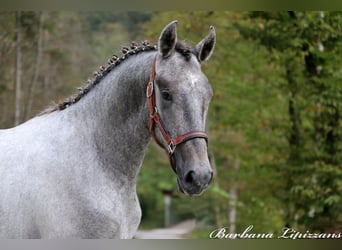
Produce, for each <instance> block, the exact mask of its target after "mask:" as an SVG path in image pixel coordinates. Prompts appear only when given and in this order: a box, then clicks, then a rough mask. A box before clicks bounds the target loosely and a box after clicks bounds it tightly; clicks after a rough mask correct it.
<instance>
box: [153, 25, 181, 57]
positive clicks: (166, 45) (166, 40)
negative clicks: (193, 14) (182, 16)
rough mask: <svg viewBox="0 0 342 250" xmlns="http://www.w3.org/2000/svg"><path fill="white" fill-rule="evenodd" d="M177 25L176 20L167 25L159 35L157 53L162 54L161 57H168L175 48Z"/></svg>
mask: <svg viewBox="0 0 342 250" xmlns="http://www.w3.org/2000/svg"><path fill="white" fill-rule="evenodd" d="M177 24H178V21H177V20H176V21H173V22H171V23H169V24H168V25H166V27H165V28H164V29H163V30H162V32H161V34H160V37H159V42H158V47H159V52H160V53H161V54H162V56H163V57H168V56H170V55H171V53H172V52H173V50H174V48H175V46H176V43H177V29H176V28H177Z"/></svg>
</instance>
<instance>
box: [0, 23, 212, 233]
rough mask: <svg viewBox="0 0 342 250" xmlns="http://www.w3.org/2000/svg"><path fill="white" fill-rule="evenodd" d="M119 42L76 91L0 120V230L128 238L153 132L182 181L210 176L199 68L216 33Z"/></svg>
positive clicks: (169, 30) (187, 185) (205, 89)
mask: <svg viewBox="0 0 342 250" xmlns="http://www.w3.org/2000/svg"><path fill="white" fill-rule="evenodd" d="M176 26H177V21H173V22H171V23H170V24H168V25H167V26H166V27H165V28H164V29H163V30H162V32H161V35H160V37H159V41H158V46H153V45H150V44H149V43H147V42H144V43H142V44H140V45H139V44H135V43H132V45H130V46H129V47H124V48H123V50H122V52H123V54H122V55H121V56H115V55H114V56H113V57H112V58H110V59H109V61H108V65H107V66H105V67H104V66H101V68H100V70H99V71H97V72H96V73H95V76H94V78H93V79H91V80H88V82H87V84H86V85H85V86H84V87H83V88H80V90H79V92H78V93H77V94H75V95H74V96H71V97H70V98H68V99H66V100H64V101H63V102H61V103H58V104H56V105H55V106H53V107H49V108H48V109H46V110H45V111H43V112H42V113H41V114H39V115H37V116H36V117H34V118H33V119H31V120H29V121H27V122H25V123H23V124H21V125H19V126H17V127H14V128H11V129H5V130H0V238H132V237H133V236H134V234H135V232H136V230H137V227H138V225H139V223H140V218H141V209H140V205H139V201H138V198H137V194H136V179H137V175H138V172H139V171H140V167H141V165H142V162H143V159H144V155H145V151H146V149H147V146H148V144H149V142H150V140H151V137H153V138H154V139H155V140H156V142H157V143H158V144H159V145H160V146H161V147H163V148H164V149H165V150H166V151H167V153H168V155H169V158H170V164H171V166H172V167H173V169H174V171H175V172H176V175H177V181H178V185H179V190H180V191H181V192H183V193H185V194H187V195H199V194H201V193H202V192H203V191H204V190H205V189H206V188H207V187H208V185H209V183H210V181H211V179H212V169H211V166H210V163H209V160H208V156H207V140H208V139H207V135H206V134H205V121H206V116H207V111H208V106H209V102H210V100H211V98H212V95H213V91H212V88H211V86H210V84H209V82H208V79H207V78H206V76H205V75H204V74H203V73H202V71H201V63H202V62H204V61H206V60H207V59H208V58H209V57H210V56H211V54H212V52H213V49H214V46H215V41H216V35H215V30H214V28H213V27H210V30H209V33H208V35H207V36H206V37H205V38H204V39H203V40H202V41H200V42H199V43H198V44H197V45H196V46H195V47H190V46H189V45H187V44H186V43H184V42H181V41H178V39H177V32H176Z"/></svg>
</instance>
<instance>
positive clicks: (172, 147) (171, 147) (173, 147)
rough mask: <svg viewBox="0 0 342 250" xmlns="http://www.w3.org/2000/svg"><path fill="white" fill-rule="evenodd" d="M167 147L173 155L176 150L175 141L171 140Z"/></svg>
mask: <svg viewBox="0 0 342 250" xmlns="http://www.w3.org/2000/svg"><path fill="white" fill-rule="evenodd" d="M167 149H168V152H169V154H170V155H172V154H173V152H175V149H176V145H175V144H173V141H171V142H170V143H169V145H167Z"/></svg>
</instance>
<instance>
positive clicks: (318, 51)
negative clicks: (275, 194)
mask: <svg viewBox="0 0 342 250" xmlns="http://www.w3.org/2000/svg"><path fill="white" fill-rule="evenodd" d="M247 16H248V17H249V20H248V23H247V24H245V25H241V24H239V23H237V24H236V26H237V28H238V29H239V30H240V32H241V33H242V34H243V35H244V36H245V37H246V38H249V39H253V40H254V41H256V42H258V43H259V44H261V45H263V46H265V47H266V48H267V49H268V50H269V51H270V52H271V56H272V57H273V61H275V62H277V63H279V64H280V65H282V67H283V68H284V74H283V79H284V84H283V85H282V88H283V90H284V91H285V94H287V95H288V125H287V127H288V146H289V152H288V160H287V162H286V164H284V166H282V167H281V168H279V171H282V172H283V175H284V177H285V178H286V180H287V184H286V187H287V189H288V190H289V193H287V194H285V195H282V197H279V198H281V199H282V200H283V202H284V204H288V206H287V209H286V210H287V213H286V221H287V223H289V224H290V225H296V224H297V223H298V224H299V225H302V226H305V227H307V228H312V229H317V230H320V231H324V230H327V229H329V228H330V227H331V226H332V225H334V223H335V221H336V220H337V218H338V217H339V216H340V215H341V212H342V211H341V209H342V208H341V198H342V197H341V191H342V189H341V181H340V180H341V177H342V168H341V166H342V162H341V150H340V149H341V142H340V141H341V140H340V138H341V117H340V114H341V103H342V102H341V101H342V98H341V97H342V96H341V93H342V91H341V90H342V87H341V86H342V85H341V84H340V82H341V80H342V79H341V77H342V74H341V68H340V66H339V65H341V62H342V61H341V57H340V56H339V54H340V53H341V49H342V47H341V42H340V40H341V38H342V37H341V36H342V32H341V31H342V30H341V27H342V19H341V18H342V14H341V13H338V12H294V11H289V12H275V13H269V12H252V13H248V15H247Z"/></svg>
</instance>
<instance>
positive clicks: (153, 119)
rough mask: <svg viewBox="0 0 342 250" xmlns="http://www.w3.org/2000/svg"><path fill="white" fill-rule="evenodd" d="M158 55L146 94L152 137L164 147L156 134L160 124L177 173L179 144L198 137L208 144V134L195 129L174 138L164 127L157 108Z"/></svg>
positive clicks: (173, 167) (171, 161) (172, 165)
mask: <svg viewBox="0 0 342 250" xmlns="http://www.w3.org/2000/svg"><path fill="white" fill-rule="evenodd" d="M157 56H158V54H157V55H156V56H155V58H154V60H153V64H152V69H151V74H150V81H149V83H148V84H147V88H146V96H147V100H148V110H149V113H150V126H149V129H150V133H151V134H152V137H153V138H154V140H155V141H156V143H157V144H158V145H159V146H160V147H161V148H164V146H163V144H162V143H161V142H160V141H159V139H158V138H157V136H156V132H155V125H157V126H158V128H159V130H160V132H161V134H162V136H163V139H164V141H165V142H166V145H167V147H166V148H164V149H165V150H166V152H167V153H168V156H169V160H170V164H171V167H172V169H173V171H174V172H175V173H177V169H176V166H175V162H174V160H173V153H174V151H175V149H176V147H177V146H178V145H179V144H182V143H184V142H186V141H189V140H193V139H196V138H202V139H204V140H205V141H206V142H207V144H208V136H207V134H206V133H205V132H200V131H193V132H189V133H186V134H184V135H180V136H177V137H175V138H172V137H171V136H170V135H169V133H168V132H167V131H166V129H165V128H164V126H163V124H162V121H161V118H160V115H159V113H158V109H157V105H156V95H155V91H154V81H155V75H156V60H157Z"/></svg>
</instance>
